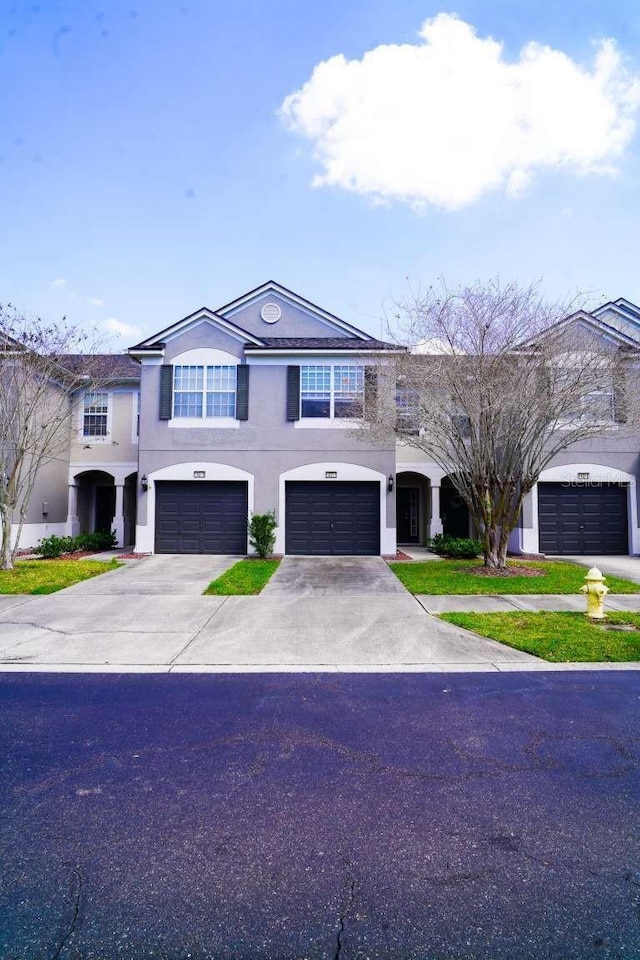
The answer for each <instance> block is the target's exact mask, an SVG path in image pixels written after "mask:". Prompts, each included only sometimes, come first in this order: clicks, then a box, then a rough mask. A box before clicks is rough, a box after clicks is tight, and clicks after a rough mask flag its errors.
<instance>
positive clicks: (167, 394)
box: [160, 363, 173, 420]
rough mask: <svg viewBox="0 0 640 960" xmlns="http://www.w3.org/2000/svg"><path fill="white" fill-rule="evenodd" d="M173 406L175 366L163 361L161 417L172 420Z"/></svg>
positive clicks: (161, 370)
mask: <svg viewBox="0 0 640 960" xmlns="http://www.w3.org/2000/svg"><path fill="white" fill-rule="evenodd" d="M172 408H173V367H172V366H171V364H170V363H163V365H162V366H161V367H160V419H161V420H171V415H172Z"/></svg>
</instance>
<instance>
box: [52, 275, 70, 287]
mask: <svg viewBox="0 0 640 960" xmlns="http://www.w3.org/2000/svg"><path fill="white" fill-rule="evenodd" d="M66 284H67V281H66V280H65V279H64V277H58V279H57V280H52V281H51V286H52V287H53V288H55V289H57V288H59V287H64V286H66Z"/></svg>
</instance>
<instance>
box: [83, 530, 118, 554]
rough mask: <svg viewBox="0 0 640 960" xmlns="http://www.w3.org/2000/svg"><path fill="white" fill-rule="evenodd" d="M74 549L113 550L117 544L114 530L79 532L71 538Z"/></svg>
mask: <svg viewBox="0 0 640 960" xmlns="http://www.w3.org/2000/svg"><path fill="white" fill-rule="evenodd" d="M73 539H74V540H75V542H76V547H75V549H76V550H96V551H97V550H113V548H114V547H116V546H117V537H116V533H115V530H96V531H95V533H80V534H78V536H77V537H74V538H73Z"/></svg>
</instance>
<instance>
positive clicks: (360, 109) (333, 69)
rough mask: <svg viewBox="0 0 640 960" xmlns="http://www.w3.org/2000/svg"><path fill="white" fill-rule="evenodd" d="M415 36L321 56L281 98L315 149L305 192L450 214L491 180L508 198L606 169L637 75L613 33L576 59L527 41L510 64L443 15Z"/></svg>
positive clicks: (626, 120)
mask: <svg viewBox="0 0 640 960" xmlns="http://www.w3.org/2000/svg"><path fill="white" fill-rule="evenodd" d="M419 36H420V38H421V41H420V42H418V43H415V44H402V45H399V44H387V45H381V46H379V47H375V48H374V49H373V50H370V51H368V52H367V53H365V54H364V56H363V57H362V59H361V60H346V59H345V57H344V56H343V55H342V54H340V55H338V56H335V57H331V58H330V59H329V60H325V61H323V62H321V63H319V64H318V65H317V66H316V67H315V69H314V71H313V73H312V75H311V78H310V79H309V80H308V81H307V83H305V84H304V86H303V87H302V88H301V89H300V90H297V91H296V92H295V93H292V94H291V95H290V96H288V97H287V98H286V100H285V101H284V102H283V104H282V106H281V107H280V111H279V115H280V118H281V119H282V121H283V122H284V124H285V125H286V126H287V127H288V128H289V129H290V130H292V131H294V132H297V133H299V134H301V135H303V136H304V137H307V138H308V139H309V140H311V141H312V142H313V144H314V155H315V158H316V160H317V161H318V162H319V163H320V165H321V168H322V171H321V172H320V173H319V174H318V175H317V176H316V177H315V179H314V180H313V185H314V186H325V185H329V186H338V187H342V188H343V189H345V190H351V191H354V192H356V193H360V194H363V195H367V196H370V197H372V198H374V199H375V200H377V201H388V200H392V199H396V200H401V201H404V202H406V203H409V204H411V205H412V206H415V207H421V206H424V205H427V204H432V205H434V206H437V207H441V208H444V209H450V210H453V209H456V208H461V207H464V206H467V205H469V204H471V203H473V202H474V201H475V200H477V199H478V198H479V197H480V196H482V195H483V194H484V193H486V192H487V191H489V190H494V189H496V188H499V187H501V188H503V189H504V190H506V192H507V194H508V195H509V196H517V195H519V194H521V193H522V192H523V191H524V190H526V188H527V187H528V185H529V184H530V183H531V181H532V179H533V178H534V176H535V173H536V172H537V171H539V170H543V169H545V168H561V169H565V170H568V171H571V172H575V173H580V174H585V173H592V174H611V173H614V172H615V169H616V166H615V164H616V160H618V159H619V158H620V157H621V156H622V155H623V153H624V150H625V148H626V147H627V146H628V144H629V142H630V140H631V138H632V136H633V134H634V131H635V125H636V115H637V112H638V109H639V107H640V75H639V74H632V73H629V72H628V71H627V70H626V69H625V66H624V64H623V62H622V57H621V55H620V53H619V51H618V48H617V46H616V43H615V41H614V40H612V39H606V40H602V41H600V42H598V43H597V44H596V48H595V60H594V63H593V65H592V66H591V67H585V66H582V65H580V64H578V63H576V62H575V61H573V60H572V59H571V58H570V57H569V56H567V54H565V53H563V52H562V51H560V50H554V49H552V48H551V47H548V46H542V45H540V44H538V43H534V42H531V43H528V44H526V46H525V47H523V49H522V50H521V52H520V57H519V59H518V60H517V61H513V62H510V61H508V60H507V59H505V57H504V55H503V47H502V44H501V43H499V42H497V41H496V40H494V39H492V38H491V37H485V38H483V37H479V36H478V35H477V34H476V32H475V30H474V28H473V26H471V25H470V24H468V23H465V22H464V21H463V20H460V19H458V18H457V17H456V16H454V15H451V14H446V13H441V14H438V16H436V17H434V18H433V19H430V20H426V21H425V22H424V23H423V25H422V27H421V29H420V31H419Z"/></svg>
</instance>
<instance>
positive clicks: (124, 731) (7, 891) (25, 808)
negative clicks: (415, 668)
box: [0, 672, 640, 960]
mask: <svg viewBox="0 0 640 960" xmlns="http://www.w3.org/2000/svg"><path fill="white" fill-rule="evenodd" d="M639 708H640V673H637V672H620V673H615V672H607V673H604V672H598V673H593V672H591V673H561V674H557V673H536V674H525V673H517V674H500V675H495V674H441V675H437V674H436V675H434V674H422V675H419V674H402V675H391V676H389V675H387V676H379V675H336V674H332V675H327V674H323V675H305V674H297V675H283V674H270V675H256V674H245V675H242V676H239V675H233V676H231V675H226V676H225V675H217V676H215V675H175V676H171V675H162V676H158V675H155V676H154V675H151V676H140V675H136V676H117V675H110V676H96V675H75V676H74V675H69V674H55V675H54V674H4V675H0V718H1V721H2V722H1V724H0V743H1V747H0V750H1V754H0V757H1V760H2V778H1V781H0V810H1V814H2V821H1V830H2V861H3V875H2V882H1V884H0V918H1V932H0V957H2V958H3V960H9V958H11V960H112V958H130V960H146V958H151V957H153V958H160V960H188V958H193V960H205V958H215V960H245V958H246V960H263V958H267V960H294V958H308V960H316V958H323V960H334V958H339V960H352V958H360V960H364V958H371V960H373V958H380V960H382V958H384V960H405V958H416V960H471V958H473V960H476V958H482V960H500V958H504V960H520V958H527V960H529V958H530V960H545V958H557V960H573V958H576V960H589V958H594V960H600V958H614V957H615V958H625V960H628V958H637V957H640V857H639V848H638V833H639V831H638V821H639V814H640V783H639V777H638V763H639V761H640V709H639Z"/></svg>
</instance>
